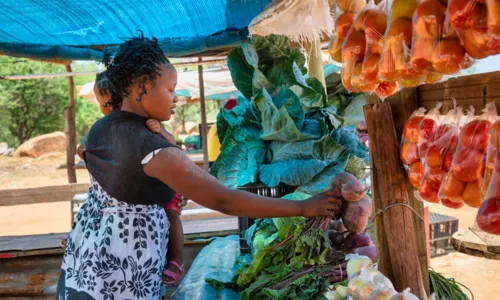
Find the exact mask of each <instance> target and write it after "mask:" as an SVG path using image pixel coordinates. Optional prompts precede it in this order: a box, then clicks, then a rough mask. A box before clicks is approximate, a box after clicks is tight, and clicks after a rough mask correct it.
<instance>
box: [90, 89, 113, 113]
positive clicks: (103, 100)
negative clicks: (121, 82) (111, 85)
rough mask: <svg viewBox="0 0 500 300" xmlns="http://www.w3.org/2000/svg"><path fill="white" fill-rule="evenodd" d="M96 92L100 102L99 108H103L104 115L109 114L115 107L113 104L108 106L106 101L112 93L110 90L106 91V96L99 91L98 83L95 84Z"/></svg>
mask: <svg viewBox="0 0 500 300" xmlns="http://www.w3.org/2000/svg"><path fill="white" fill-rule="evenodd" d="M94 94H95V97H96V99H97V102H98V103H99V108H100V109H101V112H102V114H103V115H107V114H109V113H110V112H111V111H112V110H113V108H112V107H111V106H106V102H108V101H109V99H110V98H111V95H110V93H109V92H106V93H104V96H103V95H101V93H99V89H98V88H97V84H94Z"/></svg>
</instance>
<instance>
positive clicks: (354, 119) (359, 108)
mask: <svg viewBox="0 0 500 300" xmlns="http://www.w3.org/2000/svg"><path fill="white" fill-rule="evenodd" d="M365 105H366V96H365V95H364V94H359V95H358V96H356V97H355V98H354V99H352V100H351V101H350V103H349V105H347V107H346V108H345V110H344V113H343V115H342V117H343V118H344V120H345V121H344V125H357V124H358V123H359V122H361V121H363V120H364V119H365V115H364V111H363V106H365Z"/></svg>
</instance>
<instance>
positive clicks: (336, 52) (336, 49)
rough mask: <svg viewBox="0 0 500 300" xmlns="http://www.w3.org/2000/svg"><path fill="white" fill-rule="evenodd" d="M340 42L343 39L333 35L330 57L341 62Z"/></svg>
mask: <svg viewBox="0 0 500 300" xmlns="http://www.w3.org/2000/svg"><path fill="white" fill-rule="evenodd" d="M342 43H343V40H342V39H341V38H340V37H339V36H335V38H334V39H333V42H332V45H331V46H330V50H329V51H330V57H331V58H332V59H333V60H334V61H336V62H339V63H341V62H342Z"/></svg>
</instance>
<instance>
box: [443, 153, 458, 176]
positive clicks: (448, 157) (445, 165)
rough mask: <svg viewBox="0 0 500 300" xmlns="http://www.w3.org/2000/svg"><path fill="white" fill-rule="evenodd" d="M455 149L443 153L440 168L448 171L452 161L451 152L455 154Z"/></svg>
mask: <svg viewBox="0 0 500 300" xmlns="http://www.w3.org/2000/svg"><path fill="white" fill-rule="evenodd" d="M454 150H455V149H453V150H448V151H447V152H446V154H445V155H444V160H443V166H442V168H443V169H444V170H446V171H448V170H449V169H450V168H451V164H452V163H453V154H455V151H454Z"/></svg>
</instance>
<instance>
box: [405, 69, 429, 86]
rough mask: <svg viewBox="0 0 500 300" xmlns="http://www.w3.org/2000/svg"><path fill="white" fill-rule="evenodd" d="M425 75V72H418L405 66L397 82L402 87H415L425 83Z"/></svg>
mask: <svg viewBox="0 0 500 300" xmlns="http://www.w3.org/2000/svg"><path fill="white" fill-rule="evenodd" d="M425 73H426V72H425V71H421V70H418V69H416V68H414V67H412V66H410V65H409V64H406V65H405V66H403V68H402V69H401V71H400V75H401V78H400V79H399V80H398V82H399V83H400V84H401V85H402V86H404V87H416V86H419V85H420V84H421V83H423V82H424V81H425V78H426V74H425Z"/></svg>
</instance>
